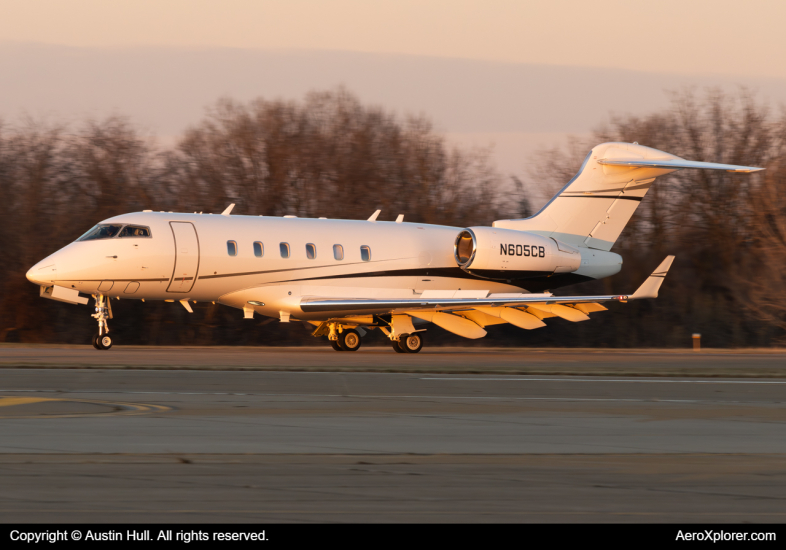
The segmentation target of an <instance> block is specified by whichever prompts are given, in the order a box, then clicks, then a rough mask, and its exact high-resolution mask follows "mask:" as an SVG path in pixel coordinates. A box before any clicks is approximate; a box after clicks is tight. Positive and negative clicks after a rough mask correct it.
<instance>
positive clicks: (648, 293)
mask: <svg viewBox="0 0 786 550" xmlns="http://www.w3.org/2000/svg"><path fill="white" fill-rule="evenodd" d="M673 261H674V256H666V259H665V260H663V261H662V262H661V263H660V265H659V266H658V268H657V269H656V270H655V271H653V272H652V275H650V276H649V277H647V280H646V281H644V282H643V283H642V285H641V286H640V287H639V288H638V290H636V292H634V293H633V294H632V295H631V296H630V297H629V298H628V299H629V300H641V299H643V298H657V297H658V289H659V288H660V285H661V284H662V283H663V279H664V278H665V277H666V273H668V272H669V268H670V267H671V262H673Z"/></svg>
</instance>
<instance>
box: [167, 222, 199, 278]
mask: <svg viewBox="0 0 786 550" xmlns="http://www.w3.org/2000/svg"><path fill="white" fill-rule="evenodd" d="M169 226H170V227H171V228H172V236H173V237H174V238H175V268H174V270H173V271H172V280H171V281H170V283H169V288H167V292H190V291H191V288H193V286H194V282H195V281H196V277H197V272H198V271H199V238H198V237H197V232H196V228H195V227H194V225H193V224H192V223H190V222H169Z"/></svg>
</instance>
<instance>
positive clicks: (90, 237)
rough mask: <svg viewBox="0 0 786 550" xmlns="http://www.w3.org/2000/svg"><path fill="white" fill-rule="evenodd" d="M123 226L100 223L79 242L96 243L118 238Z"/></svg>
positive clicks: (80, 238)
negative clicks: (101, 240) (99, 240)
mask: <svg viewBox="0 0 786 550" xmlns="http://www.w3.org/2000/svg"><path fill="white" fill-rule="evenodd" d="M122 227H123V224H121V223H118V224H115V223H100V224H98V225H96V226H95V227H94V228H92V229H91V230H90V231H88V232H87V233H85V234H84V235H82V236H81V237H79V238H78V239H77V241H95V240H98V239H111V238H112V237H114V236H116V235H117V234H118V233H119V232H120V229H121V228H122Z"/></svg>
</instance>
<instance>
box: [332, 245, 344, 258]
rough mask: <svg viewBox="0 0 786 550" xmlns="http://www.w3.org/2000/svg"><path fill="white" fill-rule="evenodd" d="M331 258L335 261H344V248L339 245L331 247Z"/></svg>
mask: <svg viewBox="0 0 786 550" xmlns="http://www.w3.org/2000/svg"><path fill="white" fill-rule="evenodd" d="M333 257H334V258H335V259H337V260H338V261H341V260H343V259H344V247H343V246H341V245H340V244H334V245H333Z"/></svg>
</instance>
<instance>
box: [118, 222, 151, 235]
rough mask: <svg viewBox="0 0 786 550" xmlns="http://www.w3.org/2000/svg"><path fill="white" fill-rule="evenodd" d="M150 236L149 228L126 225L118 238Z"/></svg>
mask: <svg viewBox="0 0 786 550" xmlns="http://www.w3.org/2000/svg"><path fill="white" fill-rule="evenodd" d="M149 236H150V228H149V227H142V226H141V225H127V226H125V227H124V228H123V229H122V231H120V235H118V237H121V238H122V237H149Z"/></svg>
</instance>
